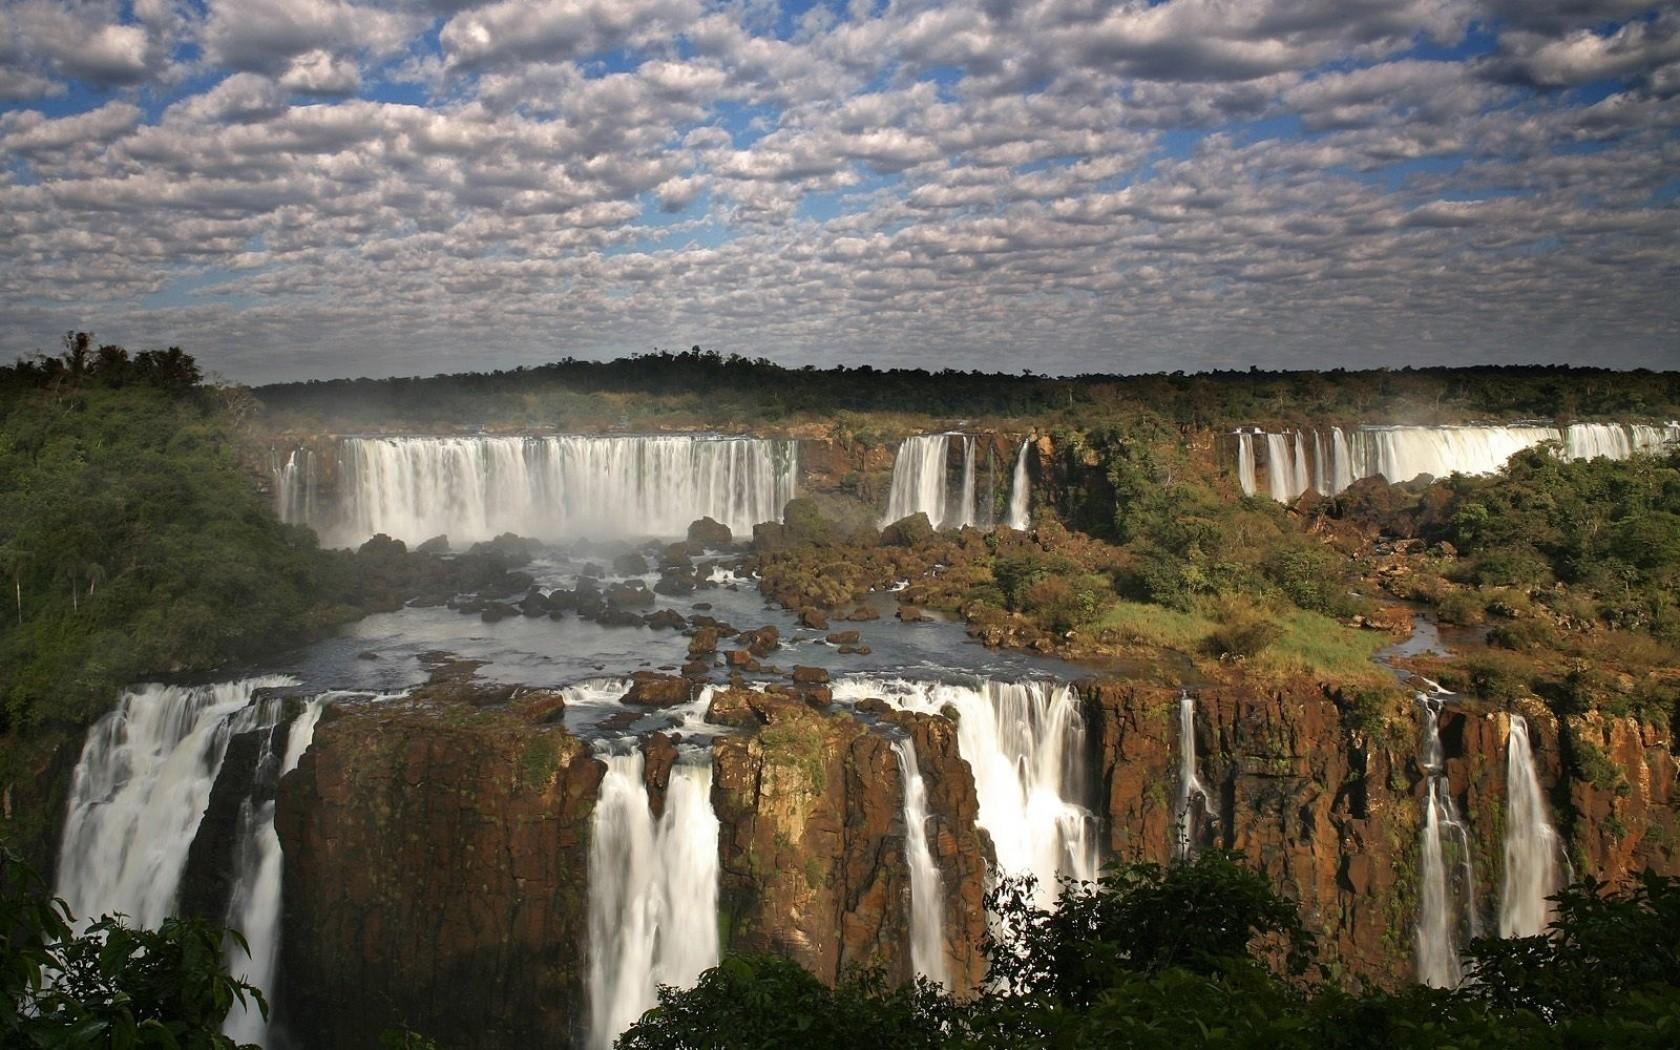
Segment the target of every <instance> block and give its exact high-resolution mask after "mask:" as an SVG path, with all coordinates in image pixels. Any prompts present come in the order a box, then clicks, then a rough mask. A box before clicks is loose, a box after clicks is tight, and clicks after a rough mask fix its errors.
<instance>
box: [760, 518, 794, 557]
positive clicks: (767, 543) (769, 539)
mask: <svg viewBox="0 0 1680 1050" xmlns="http://www.w3.org/2000/svg"><path fill="white" fill-rule="evenodd" d="M752 542H753V549H754V550H756V551H777V550H781V549H783V548H784V547H787V546H789V545H790V544H791V541H790V540H789V539H788V530H787V526H785V525H783V524H781V523H780V522H775V521H761V522H759V523H758V524H757V525H754V526H753V539H752Z"/></svg>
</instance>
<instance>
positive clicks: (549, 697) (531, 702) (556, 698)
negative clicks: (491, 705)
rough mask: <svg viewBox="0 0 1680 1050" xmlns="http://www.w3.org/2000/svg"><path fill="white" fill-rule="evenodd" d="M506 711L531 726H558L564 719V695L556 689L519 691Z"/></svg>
mask: <svg viewBox="0 0 1680 1050" xmlns="http://www.w3.org/2000/svg"><path fill="white" fill-rule="evenodd" d="M508 709H509V710H510V711H512V712H513V713H514V714H516V715H518V716H519V717H520V718H523V719H524V720H525V721H527V722H529V723H531V724H532V725H538V726H549V725H559V724H560V723H561V721H563V720H564V719H565V717H566V694H565V693H562V692H561V691H560V690H558V689H532V690H529V691H526V690H519V691H517V692H516V693H515V694H514V697H513V702H512V703H511V704H510V705H509V708H508Z"/></svg>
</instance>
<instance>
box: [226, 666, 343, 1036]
mask: <svg viewBox="0 0 1680 1050" xmlns="http://www.w3.org/2000/svg"><path fill="white" fill-rule="evenodd" d="M324 707H325V704H324V702H323V701H322V700H321V699H319V698H317V699H315V700H312V701H310V702H309V704H308V705H307V706H306V707H305V708H304V710H303V713H302V714H301V715H299V716H298V717H297V719H296V721H294V722H293V723H292V725H291V728H290V730H289V732H288V733H287V737H286V749H285V752H284V753H283V755H282V756H281V757H280V764H279V771H278V773H277V774H276V775H275V776H274V777H273V781H272V784H271V785H270V786H271V787H275V788H277V787H278V785H279V782H280V778H282V777H284V776H285V775H286V774H287V773H290V772H291V771H292V770H294V769H296V768H297V764H298V760H299V759H301V758H302V757H303V753H304V751H306V750H308V748H309V745H310V743H311V742H312V741H313V740H314V739H315V725H316V723H317V722H319V721H320V719H321V712H322V710H323V709H324ZM272 740H273V736H272V735H269V736H266V737H265V738H264V740H263V751H264V753H263V756H262V758H261V760H260V761H261V764H263V765H267V764H268V763H270V762H271V761H272V760H273V757H274V756H273V755H272V753H271V751H270V746H271V743H272ZM274 804H275V800H274V798H273V797H272V796H269V797H268V798H266V799H263V800H262V801H260V802H256V803H255V804H254V805H253V801H252V800H251V799H246V800H245V803H244V805H243V806H242V807H241V809H240V814H239V818H240V821H239V822H240V827H241V829H243V830H244V834H242V835H241V837H240V845H239V860H238V871H239V874H238V881H237V882H236V883H235V885H234V891H233V898H232V900H230V901H229V903H228V915H227V924H228V926H229V927H231V928H233V929H235V930H238V931H239V932H240V933H242V934H244V936H245V942H246V944H247V945H249V946H250V949H251V954H250V955H249V956H248V957H247V956H246V954H245V953H244V952H241V951H239V950H238V949H237V948H235V949H232V950H230V951H229V952H228V973H230V974H232V975H234V976H235V977H241V978H244V979H245V980H246V981H249V982H250V983H251V984H253V985H255V986H256V987H257V988H260V989H262V992H263V994H264V995H266V996H268V1000H269V1010H270V1016H271V1017H272V1011H273V1009H274V998H275V996H274V973H275V963H276V961H277V960H278V959H279V958H280V868H281V859H282V854H281V850H280V836H279V835H277V834H275V831H274ZM222 1031H223V1032H224V1033H225V1034H226V1035H229V1036H231V1037H232V1038H233V1040H234V1042H236V1043H239V1044H241V1045H244V1044H247V1043H255V1044H257V1045H258V1046H264V1045H266V1044H267V1039H268V1022H267V1021H265V1020H264V1019H263V1015H262V1012H261V1011H260V1010H258V1009H257V1008H256V1004H255V1003H247V1004H246V1005H244V1006H241V1005H240V1004H239V1003H238V1002H235V1003H234V1004H233V1008H232V1009H231V1010H230V1011H229V1012H228V1015H227V1020H226V1021H225V1022H224V1023H223V1025H222Z"/></svg>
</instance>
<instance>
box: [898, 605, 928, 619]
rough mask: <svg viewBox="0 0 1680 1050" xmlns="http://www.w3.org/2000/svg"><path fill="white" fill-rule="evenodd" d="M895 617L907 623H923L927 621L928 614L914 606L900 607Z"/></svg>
mask: <svg viewBox="0 0 1680 1050" xmlns="http://www.w3.org/2000/svg"><path fill="white" fill-rule="evenodd" d="M894 615H896V616H897V617H898V618H899V619H900V620H902V621H904V622H905V623H921V622H922V621H923V620H925V619H927V614H926V613H924V612H922V610H920V609H918V608H916V607H915V606H914V605H900V606H899V607H898V612H897V613H895V614H894Z"/></svg>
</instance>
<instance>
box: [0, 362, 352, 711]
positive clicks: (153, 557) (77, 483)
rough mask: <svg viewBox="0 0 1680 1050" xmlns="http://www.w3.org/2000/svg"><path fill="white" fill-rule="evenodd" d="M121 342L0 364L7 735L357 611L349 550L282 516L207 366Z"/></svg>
mask: <svg viewBox="0 0 1680 1050" xmlns="http://www.w3.org/2000/svg"><path fill="white" fill-rule="evenodd" d="M106 350H111V351H113V352H112V353H110V354H107V353H106ZM117 351H120V348H103V349H102V350H101V351H100V356H99V357H98V358H97V359H96V360H100V361H106V362H107V363H105V364H101V365H98V366H89V365H88V364H87V363H86V361H83V362H82V363H80V364H78V363H77V362H76V360H75V359H74V357H73V356H71V355H67V356H66V358H65V359H56V358H55V359H47V364H39V363H38V364H29V363H27V362H26V363H24V364H20V365H19V366H18V367H17V368H14V369H0V491H4V492H5V493H6V498H5V499H4V500H0V585H3V589H4V593H3V595H0V597H3V598H4V599H5V600H4V602H3V604H0V613H3V615H0V666H4V667H5V668H6V669H7V674H6V675H5V676H4V678H3V679H0V731H4V730H8V729H11V728H23V729H29V728H32V727H35V726H39V725H41V724H44V723H58V724H65V725H79V724H81V723H83V722H85V721H87V720H88V719H90V718H92V717H93V716H95V715H97V714H98V713H99V711H100V710H101V709H102V708H103V707H104V706H105V705H107V704H109V703H110V701H111V698H112V696H113V695H114V694H115V692H116V690H117V689H118V688H119V687H120V686H121V685H123V684H126V683H128V682H131V681H134V680H135V679H137V678H140V677H143V676H145V675H153V674H160V673H175V672H188V671H204V670H208V669H211V668H215V667H219V666H222V665H225V664H228V663H233V662H238V661H243V660H249V659H251V658H254V657H256V656H259V655H261V654H263V653H266V652H271V651H273V650H275V649H279V648H283V647H286V646H288V645H295V644H298V643H301V642H303V641H305V640H308V639H309V638H310V637H312V636H313V635H315V634H317V633H319V631H320V630H322V629H323V628H325V627H327V626H329V625H331V624H333V623H336V622H339V621H341V620H343V619H345V618H346V617H347V616H348V615H349V614H350V610H349V609H348V608H347V606H348V605H349V604H350V603H351V602H352V601H353V597H354V590H355V587H356V585H357V583H356V574H355V573H354V572H351V571H346V570H347V568H348V567H347V566H346V565H345V564H344V563H345V561H346V559H347V558H348V555H344V554H342V553H341V552H335V553H332V554H328V553H326V552H322V551H321V550H319V549H318V547H317V545H316V541H315V538H314V535H313V534H312V533H311V532H309V530H307V529H304V528H301V527H296V526H287V525H282V524H281V523H280V522H278V521H277V520H275V518H274V515H273V514H272V512H271V510H270V508H269V507H268V505H267V502H266V500H265V499H264V498H263V497H262V496H261V495H260V494H259V493H258V492H257V489H256V486H255V485H254V484H253V483H252V480H251V478H250V476H249V475H248V474H247V473H246V472H245V470H244V469H242V467H241V464H240V459H239V453H240V439H239V437H238V434H237V433H236V430H235V428H234V422H233V419H232V418H231V417H230V415H229V413H228V412H227V411H226V410H225V409H224V399H223V398H222V397H221V396H220V392H217V391H212V390H209V389H206V388H203V387H200V386H197V385H195V384H196V380H197V374H198V373H197V368H196V366H195V365H194V364H193V363H192V359H191V358H190V357H186V356H185V355H180V354H179V353H178V352H174V353H173V354H171V353H165V354H164V355H163V356H161V357H156V358H154V357H151V356H147V355H139V356H138V357H136V358H134V359H133V360H132V361H130V360H129V359H128V358H127V357H126V355H122V354H119V353H117ZM73 352H74V351H73ZM52 362H57V363H56V364H53V363H52ZM109 362H119V363H118V364H111V363H109ZM49 366H50V367H49Z"/></svg>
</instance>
